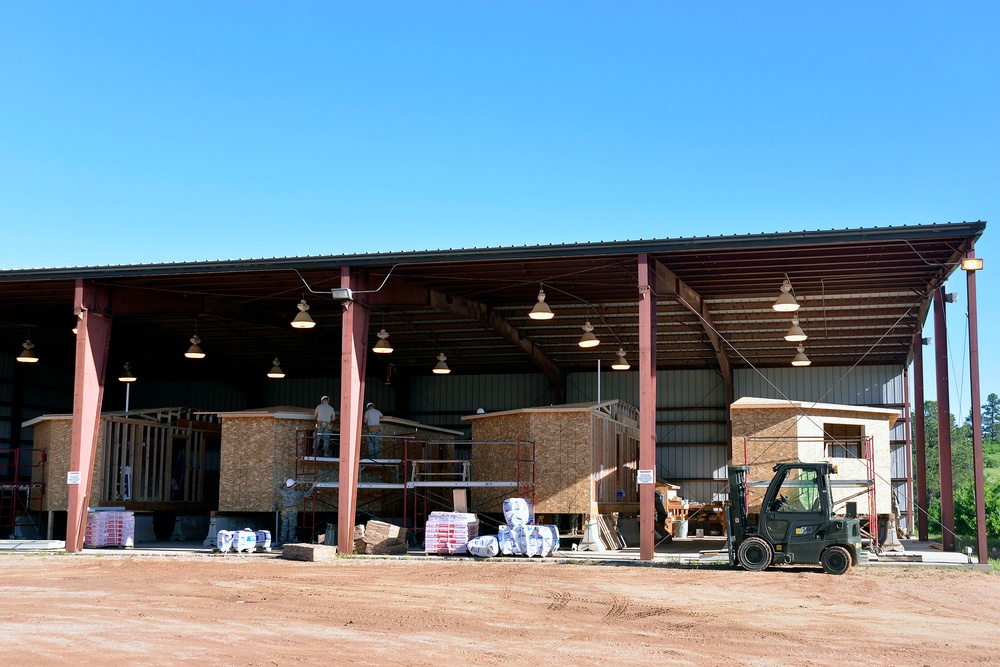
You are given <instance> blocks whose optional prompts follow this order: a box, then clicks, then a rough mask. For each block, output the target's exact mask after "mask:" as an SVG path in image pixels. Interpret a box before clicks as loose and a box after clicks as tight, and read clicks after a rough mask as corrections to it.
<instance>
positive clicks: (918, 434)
mask: <svg viewBox="0 0 1000 667" xmlns="http://www.w3.org/2000/svg"><path fill="white" fill-rule="evenodd" d="M913 457H914V459H915V464H916V468H917V493H916V496H915V497H914V506H915V512H916V514H917V538H918V539H919V540H920V541H921V542H926V541H927V540H929V539H930V538H929V537H928V533H927V510H928V503H927V500H928V498H930V495H929V494H928V493H927V438H926V434H925V431H924V341H923V336H922V332H921V331H919V330H917V332H916V333H914V334H913Z"/></svg>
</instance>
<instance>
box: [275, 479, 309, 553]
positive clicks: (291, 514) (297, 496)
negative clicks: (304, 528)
mask: <svg viewBox="0 0 1000 667" xmlns="http://www.w3.org/2000/svg"><path fill="white" fill-rule="evenodd" d="M296 486H297V485H296V482H295V480H294V479H292V478H291V477H289V478H288V479H287V480H285V483H284V484H282V485H281V487H280V489H279V490H278V493H279V494H280V495H281V503H280V505H281V534H280V535H279V538H278V543H279V544H284V543H286V542H295V541H296V539H297V537H296V535H295V532H296V530H298V527H299V501H300V500H302V499H303V498H305V497H307V496H310V495H312V493H313V491H315V490H316V484H315V483H313V485H312V486H310V487H309V490H308V491H298V490H296V488H295V487H296Z"/></svg>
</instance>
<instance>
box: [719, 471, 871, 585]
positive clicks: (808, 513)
mask: <svg viewBox="0 0 1000 667" xmlns="http://www.w3.org/2000/svg"><path fill="white" fill-rule="evenodd" d="M773 470H774V477H773V478H772V479H771V482H770V484H769V485H768V487H767V491H766V492H765V494H764V499H763V501H762V502H761V505H760V507H759V510H758V509H757V507H756V505H755V506H754V508H753V509H754V510H757V511H756V512H751V511H750V510H751V508H750V506H749V503H750V495H749V482H748V481H747V475H748V474H749V472H750V468H749V467H748V466H729V504H728V505H727V506H726V531H727V534H728V535H729V562H730V564H731V565H734V566H737V565H738V566H740V567H742V568H744V569H746V570H751V571H754V572H759V571H761V570H764V569H767V567H768V566H770V565H772V564H774V565H777V564H797V565H810V564H819V565H822V566H823V570H824V571H825V572H827V573H828V574H844V573H845V572H847V571H848V570H849V569H851V566H853V565H857V564H858V560H859V557H860V553H861V524H860V522H859V521H858V519H848V518H844V517H840V516H837V515H836V514H834V511H833V495H832V494H831V493H830V475H831V474H832V473H836V472H837V469H836V467H835V466H833V465H832V464H830V463H779V464H777V465H776V466H774V469H773Z"/></svg>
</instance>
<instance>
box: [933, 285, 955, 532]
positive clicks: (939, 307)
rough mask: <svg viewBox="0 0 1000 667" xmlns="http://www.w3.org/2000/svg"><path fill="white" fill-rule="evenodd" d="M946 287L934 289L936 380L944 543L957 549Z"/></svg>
mask: <svg viewBox="0 0 1000 667" xmlns="http://www.w3.org/2000/svg"><path fill="white" fill-rule="evenodd" d="M945 305H946V304H945V301H944V287H938V288H937V289H935V290H934V350H935V361H934V369H935V371H936V373H935V376H936V377H937V407H938V458H939V461H940V465H941V469H940V470H941V544H942V545H943V548H944V550H945V551H954V550H955V485H954V481H953V476H952V465H951V400H950V398H951V397H950V395H949V393H948V391H949V387H948V323H947V321H946V314H945Z"/></svg>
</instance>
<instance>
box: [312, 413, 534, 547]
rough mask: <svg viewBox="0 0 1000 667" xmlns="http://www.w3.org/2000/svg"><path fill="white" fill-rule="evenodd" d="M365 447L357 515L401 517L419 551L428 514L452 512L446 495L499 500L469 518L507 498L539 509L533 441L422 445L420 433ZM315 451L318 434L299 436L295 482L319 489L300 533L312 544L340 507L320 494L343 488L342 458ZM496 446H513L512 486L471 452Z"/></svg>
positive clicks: (372, 437) (379, 439)
mask: <svg viewBox="0 0 1000 667" xmlns="http://www.w3.org/2000/svg"><path fill="white" fill-rule="evenodd" d="M331 438H333V442H332V443H331V444H332V445H333V446H335V447H336V449H337V450H338V451H339V439H338V436H337V434H331ZM362 442H363V445H364V446H365V447H366V451H367V453H368V454H369V456H365V457H362V458H361V459H360V461H359V475H358V485H357V488H358V503H357V512H358V513H359V514H360V513H365V514H368V515H370V516H371V518H375V519H383V520H384V519H391V518H393V517H401V518H402V520H403V522H404V523H405V524H406V526H405V527H406V528H407V529H408V531H410V535H411V536H412V539H413V542H412V543H413V544H414V545H417V544H419V543H420V539H419V535H420V534H422V532H423V527H424V524H425V522H426V519H427V517H428V516H429V514H430V512H431V511H436V510H442V509H444V510H450V509H452V508H453V506H454V502H455V496H454V495H451V494H448V495H446V493H445V492H446V491H456V490H457V491H462V490H464V491H466V496H467V495H468V492H469V491H470V490H471V489H495V490H496V491H497V493H496V495H494V496H492V497H490V498H484V499H481V500H480V502H478V503H476V504H475V505H470V506H469V507H468V511H470V512H475V511H476V509H477V508H478V507H482V506H485V505H487V504H489V503H491V502H495V501H497V500H498V499H500V498H503V497H510V496H517V497H527V498H529V499H530V500H531V501H532V503H534V499H535V497H534V491H535V444H534V443H533V442H530V441H511V442H506V441H505V442H473V441H468V440H458V441H452V440H440V441H439V440H419V439H417V435H416V434H415V433H410V434H401V435H391V436H388V435H376V434H369V435H365V436H363V438H362ZM317 445H318V443H317V435H316V432H315V430H313V429H302V430H299V431H297V432H296V457H295V479H296V481H297V482H300V483H302V484H309V485H312V484H315V485H316V491H315V492H314V493H312V494H311V495H310V496H309V497H307V498H306V500H305V503H304V504H305V507H304V511H303V521H302V526H301V528H302V532H303V533H306V534H308V536H309V540H310V541H312V540H313V539H314V538H315V536H316V535H317V534H318V533H317V530H318V528H319V526H318V525H317V515H318V514H322V512H323V511H325V509H326V508H328V509H329V511H330V512H331V513H335V512H336V511H337V506H336V504H334V503H328V502H326V501H324V500H323V499H322V498H323V497H325V495H326V494H324V495H323V497H321V495H320V491H323V490H329V489H334V490H335V489H339V488H340V479H339V472H340V468H339V466H340V458H339V457H324V456H319V455H318V453H319V447H318V446H317ZM493 445H508V446H513V448H514V455H513V456H512V457H511V458H510V459H507V460H505V463H506V464H507V467H508V468H509V471H508V472H509V473H510V475H509V477H512V479H510V478H496V477H497V476H496V475H492V476H488V475H486V474H483V473H482V472H480V471H478V470H477V469H476V468H475V466H473V461H472V457H471V448H472V447H474V446H476V447H486V446H493ZM488 477H489V478H488ZM334 498H336V496H334ZM323 505H326V508H324V507H322V506H323Z"/></svg>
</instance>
